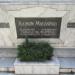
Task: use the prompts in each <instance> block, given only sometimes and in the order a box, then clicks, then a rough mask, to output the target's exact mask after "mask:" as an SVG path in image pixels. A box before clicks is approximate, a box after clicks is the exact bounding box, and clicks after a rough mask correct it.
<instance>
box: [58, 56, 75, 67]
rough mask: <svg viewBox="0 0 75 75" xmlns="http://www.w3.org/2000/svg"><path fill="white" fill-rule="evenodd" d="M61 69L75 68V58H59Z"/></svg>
mask: <svg viewBox="0 0 75 75" xmlns="http://www.w3.org/2000/svg"><path fill="white" fill-rule="evenodd" d="M59 61H60V68H75V57H65V58H59Z"/></svg>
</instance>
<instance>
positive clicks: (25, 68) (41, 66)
mask: <svg viewBox="0 0 75 75" xmlns="http://www.w3.org/2000/svg"><path fill="white" fill-rule="evenodd" d="M14 67H15V73H16V74H59V67H60V64H59V61H58V59H57V58H55V57H53V59H52V60H51V61H46V62H20V61H19V60H18V59H16V61H15V63H14Z"/></svg>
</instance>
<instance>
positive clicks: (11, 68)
mask: <svg viewBox="0 0 75 75" xmlns="http://www.w3.org/2000/svg"><path fill="white" fill-rule="evenodd" d="M0 72H15V69H14V67H0Z"/></svg>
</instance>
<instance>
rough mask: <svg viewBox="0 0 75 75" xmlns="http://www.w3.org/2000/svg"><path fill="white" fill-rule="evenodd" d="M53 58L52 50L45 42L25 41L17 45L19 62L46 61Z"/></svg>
mask: <svg viewBox="0 0 75 75" xmlns="http://www.w3.org/2000/svg"><path fill="white" fill-rule="evenodd" d="M52 56H53V48H52V47H51V46H50V44H49V43H47V42H39V43H35V42H29V40H28V39H27V38H26V41H25V42H23V43H22V44H21V45H18V58H19V59H20V61H46V60H50V59H51V57H52Z"/></svg>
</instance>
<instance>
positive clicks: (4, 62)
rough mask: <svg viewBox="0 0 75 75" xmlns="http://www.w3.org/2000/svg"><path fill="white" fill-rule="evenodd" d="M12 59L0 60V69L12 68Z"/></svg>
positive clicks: (13, 59)
mask: <svg viewBox="0 0 75 75" xmlns="http://www.w3.org/2000/svg"><path fill="white" fill-rule="evenodd" d="M14 61H15V58H14V57H5V58H0V68H1V67H14Z"/></svg>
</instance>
